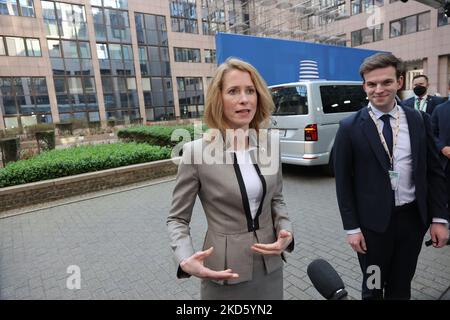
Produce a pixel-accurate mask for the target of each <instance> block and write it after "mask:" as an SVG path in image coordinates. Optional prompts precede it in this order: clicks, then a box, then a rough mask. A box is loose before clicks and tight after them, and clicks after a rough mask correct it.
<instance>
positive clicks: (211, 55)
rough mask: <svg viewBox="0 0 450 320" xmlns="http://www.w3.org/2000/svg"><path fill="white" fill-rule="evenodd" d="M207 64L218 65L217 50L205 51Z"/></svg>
mask: <svg viewBox="0 0 450 320" xmlns="http://www.w3.org/2000/svg"><path fill="white" fill-rule="evenodd" d="M205 62H206V63H216V50H212V49H205Z"/></svg>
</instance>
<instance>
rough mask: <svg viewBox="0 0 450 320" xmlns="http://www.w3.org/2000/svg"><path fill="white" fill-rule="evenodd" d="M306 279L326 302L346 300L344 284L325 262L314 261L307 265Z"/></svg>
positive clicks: (321, 260) (320, 260)
mask: <svg viewBox="0 0 450 320" xmlns="http://www.w3.org/2000/svg"><path fill="white" fill-rule="evenodd" d="M307 273H308V277H309V279H311V282H312V284H313V285H314V288H316V289H317V291H319V293H320V294H321V295H322V296H323V297H324V298H325V299H327V300H348V298H347V295H348V293H347V291H346V290H345V285H344V282H343V281H342V279H341V277H340V276H339V275H338V273H337V272H336V270H334V268H333V267H332V266H331V265H330V264H329V263H328V262H326V261H325V260H323V259H316V260H314V261H313V262H311V263H310V264H309V265H308V269H307Z"/></svg>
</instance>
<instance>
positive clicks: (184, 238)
mask: <svg viewBox="0 0 450 320" xmlns="http://www.w3.org/2000/svg"><path fill="white" fill-rule="evenodd" d="M209 140H211V139H209ZM216 141H217V142H219V141H222V142H223V140H221V138H219V139H214V138H213V139H212V141H208V139H206V138H202V139H198V140H195V141H193V142H189V143H187V144H185V145H184V147H183V156H182V158H181V161H180V164H179V168H178V175H177V180H176V185H175V188H174V190H173V200H172V207H171V210H170V214H169V217H168V219H167V226H168V231H169V238H170V246H171V248H172V250H173V252H174V258H175V263H176V266H177V268H178V271H177V277H178V278H184V277H189V276H190V275H188V274H187V273H185V272H184V271H183V270H182V269H181V268H180V267H179V265H180V262H181V261H182V260H183V259H186V258H188V257H190V256H191V255H192V254H194V253H195V250H194V247H193V245H192V238H191V235H190V228H189V223H190V221H191V215H192V208H193V206H194V203H195V200H196V197H197V196H198V197H199V198H200V201H201V204H202V206H203V210H204V212H205V215H206V220H207V224H208V228H207V233H206V236H205V239H204V243H203V248H202V250H206V249H208V248H210V247H211V246H213V247H214V251H213V253H212V255H211V256H210V257H208V258H206V259H205V266H207V267H208V268H210V269H212V270H216V271H220V270H225V269H228V268H231V269H232V270H233V272H236V273H238V274H239V278H237V279H233V280H228V282H227V283H228V284H233V283H239V282H244V281H249V280H251V279H252V270H253V251H252V250H251V249H250V247H251V246H252V244H253V243H254V241H255V240H254V239H255V238H256V239H257V241H258V242H260V243H272V242H275V241H276V238H277V234H278V232H279V231H280V230H281V229H285V230H287V231H289V232H291V233H292V225H291V222H290V220H289V217H288V213H287V210H286V205H285V203H284V200H283V195H282V175H281V163H280V164H279V165H278V167H276V168H275V172H274V174H263V173H261V169H262V167H263V166H264V163H262V162H261V159H262V158H261V157H258V154H257V153H258V152H262V153H263V154H265V155H266V156H267V155H269V154H270V150H271V148H270V144H265V145H268V148H263V147H260V145H258V143H257V142H256V139H255V137H254V136H251V138H250V146H251V149H252V148H253V150H251V151H250V154H251V156H252V159H253V161H254V163H256V164H257V165H256V166H255V168H256V170H257V172H258V174H259V176H260V179H261V182H262V185H263V197H262V201H261V205H260V207H259V210H258V212H257V214H256V217H255V219H252V217H251V214H250V209H249V204H248V199H247V194H246V191H245V184H244V183H243V180H242V177H241V175H240V170H239V166H238V165H237V164H234V163H233V162H234V161H233V160H234V153H232V152H229V151H226V146H224V147H222V148H220V147H219V148H218V149H216V150H221V152H216V154H215V155H216V156H217V158H221V159H223V160H225V164H217V163H213V164H211V162H210V164H206V163H205V161H199V159H201V158H202V157H201V154H202V152H203V151H204V150H205V149H206V150H211V149H212V148H214V143H215V142H216ZM222 145H223V143H222ZM208 148H209V149H208ZM266 149H267V150H266ZM203 154H204V153H203ZM274 157H278V162H279V154H277V155H274ZM200 162H202V163H200ZM262 171H264V170H262ZM293 248H294V241H292V243H291V244H290V245H289V247H288V248H287V251H288V252H290V251H292V250H293ZM263 258H264V262H265V265H266V267H267V270H268V272H269V273H271V272H272V271H275V270H277V269H278V268H280V267H282V265H283V262H282V256H281V255H280V256H278V255H276V256H275V255H271V256H269V255H263ZM283 258H284V257H283ZM215 282H217V283H219V284H223V281H215Z"/></svg>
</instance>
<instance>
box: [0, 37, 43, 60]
mask: <svg viewBox="0 0 450 320" xmlns="http://www.w3.org/2000/svg"><path fill="white" fill-rule="evenodd" d="M0 55H1V56H10V57H41V56H42V52H41V44H40V43H39V39H35V38H22V37H4V36H0Z"/></svg>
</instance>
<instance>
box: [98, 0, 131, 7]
mask: <svg viewBox="0 0 450 320" xmlns="http://www.w3.org/2000/svg"><path fill="white" fill-rule="evenodd" d="M91 6H99V7H110V8H115V9H127V8H128V0H91Z"/></svg>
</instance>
